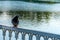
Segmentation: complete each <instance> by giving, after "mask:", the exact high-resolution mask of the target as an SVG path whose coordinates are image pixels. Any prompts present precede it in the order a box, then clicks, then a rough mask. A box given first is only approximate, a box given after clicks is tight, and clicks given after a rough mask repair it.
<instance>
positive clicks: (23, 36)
mask: <svg viewBox="0 0 60 40" xmlns="http://www.w3.org/2000/svg"><path fill="white" fill-rule="evenodd" d="M22 40H25V33H24V32H22Z"/></svg>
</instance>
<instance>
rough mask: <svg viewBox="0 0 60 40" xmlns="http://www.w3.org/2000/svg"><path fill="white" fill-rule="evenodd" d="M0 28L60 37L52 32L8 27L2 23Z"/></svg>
mask: <svg viewBox="0 0 60 40" xmlns="http://www.w3.org/2000/svg"><path fill="white" fill-rule="evenodd" d="M0 29H5V30H11V31H17V32H24V33H26V34H33V35H40V36H48V37H51V38H59V39H60V35H57V34H52V33H46V32H41V31H34V30H28V29H22V28H13V27H8V26H3V25H0Z"/></svg>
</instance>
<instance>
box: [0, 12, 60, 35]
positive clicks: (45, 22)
mask: <svg viewBox="0 0 60 40" xmlns="http://www.w3.org/2000/svg"><path fill="white" fill-rule="evenodd" d="M15 15H19V26H18V27H19V28H24V29H31V30H38V31H45V32H52V33H57V34H59V33H60V32H59V30H60V29H59V28H60V13H59V12H57V13H56V12H55V13H54V12H52V13H51V12H32V11H6V12H2V13H0V24H1V25H8V26H12V23H11V19H12V18H13V17H14V16H15ZM51 29H52V30H53V31H52V30H51Z"/></svg>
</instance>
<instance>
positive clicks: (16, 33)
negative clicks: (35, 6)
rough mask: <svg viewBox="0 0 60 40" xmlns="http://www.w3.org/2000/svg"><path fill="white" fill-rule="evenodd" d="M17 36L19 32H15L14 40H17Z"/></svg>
mask: <svg viewBox="0 0 60 40" xmlns="http://www.w3.org/2000/svg"><path fill="white" fill-rule="evenodd" d="M18 34H19V32H17V31H15V38H16V40H17V39H18Z"/></svg>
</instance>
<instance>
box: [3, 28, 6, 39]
mask: <svg viewBox="0 0 60 40" xmlns="http://www.w3.org/2000/svg"><path fill="white" fill-rule="evenodd" d="M5 35H6V30H5V29H3V40H5Z"/></svg>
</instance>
